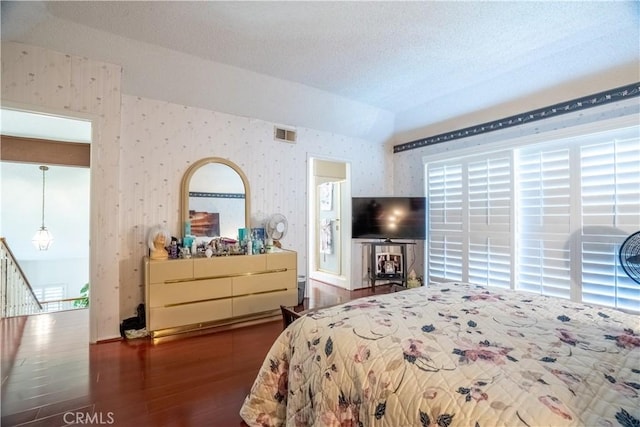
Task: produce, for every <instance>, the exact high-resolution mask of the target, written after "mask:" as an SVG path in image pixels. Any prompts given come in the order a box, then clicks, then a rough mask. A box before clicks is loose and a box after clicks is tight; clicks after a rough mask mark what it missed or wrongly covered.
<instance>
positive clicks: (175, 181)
mask: <svg viewBox="0 0 640 427" xmlns="http://www.w3.org/2000/svg"><path fill="white" fill-rule="evenodd" d="M121 72H122V70H121V68H120V67H118V66H115V65H110V64H104V63H101V62H97V61H93V60H91V59H88V58H79V57H74V56H70V55H65V54H63V53H58V52H52V51H49V50H46V49H42V48H39V47H34V46H28V45H24V44H17V43H3V44H2V100H3V104H4V105H5V106H12V107H16V108H22V109H26V110H32V111H38V112H48V113H54V114H58V115H66V116H70V117H82V118H91V119H93V123H94V126H95V129H94V143H93V146H92V170H91V180H92V183H91V191H92V201H91V212H92V213H91V215H92V216H91V241H92V242H94V244H93V245H92V254H91V259H90V263H91V292H92V308H91V339H92V340H93V341H99V340H104V339H110V338H113V337H117V336H118V335H119V323H120V321H121V320H122V319H124V318H127V317H130V316H132V315H134V314H135V307H136V306H137V304H139V303H140V302H142V301H143V274H142V269H141V266H142V257H143V256H144V255H145V254H146V253H147V250H146V247H145V244H144V241H145V240H146V232H147V230H148V229H149V227H151V226H153V225H155V224H165V225H166V226H167V227H168V229H169V230H170V231H171V233H172V234H175V235H178V233H179V226H178V222H179V205H180V198H179V197H180V196H179V191H180V182H181V179H182V175H183V174H184V172H185V171H186V169H187V168H188V167H189V165H190V164H191V163H192V162H194V161H196V160H198V159H201V158H203V157H211V156H214V157H223V158H227V159H229V160H231V161H233V162H234V163H236V164H238V165H239V166H240V167H241V168H242V169H243V171H244V172H245V174H246V175H247V177H248V179H249V184H250V186H251V212H252V218H253V221H254V223H256V224H259V223H261V222H262V221H263V220H264V219H265V218H266V217H267V216H268V215H270V214H273V213H276V212H280V213H283V214H284V215H286V216H287V218H288V220H289V232H288V234H287V236H286V237H285V239H284V240H283V246H284V247H286V248H289V249H293V250H295V251H297V252H298V269H299V271H300V274H306V273H307V272H306V265H307V260H306V246H307V241H306V235H307V231H306V230H307V224H306V217H307V208H306V203H307V201H306V193H307V158H308V157H309V156H315V157H322V158H328V159H335V160H340V161H345V162H349V163H350V164H351V176H352V183H353V185H352V192H353V194H354V195H363V194H383V193H390V192H391V191H392V181H390V180H389V177H390V176H391V171H390V169H389V167H390V166H391V164H392V161H391V151H390V150H389V149H388V147H383V146H380V145H372V143H371V142H370V141H365V140H361V139H356V138H352V137H346V136H342V135H337V134H333V133H328V132H322V131H317V130H313V129H306V128H297V129H296V130H297V132H298V138H297V143H296V144H289V143H284V142H278V141H274V139H273V127H274V125H275V123H270V122H265V121H262V120H258V119H253V118H247V117H239V116H234V115H229V114H224V113H220V112H215V111H209V110H204V109H199V108H194V107H190V106H185V105H176V104H171V103H167V102H164V101H158V100H152V99H144V98H139V97H135V96H130V95H122V94H121V90H120V83H121ZM289 125H291V124H289ZM352 247H353V248H354V249H353V250H355V251H357V250H359V245H358V247H356V246H355V245H352ZM354 259H356V260H357V259H359V257H358V256H357V255H354ZM352 270H353V269H352Z"/></svg>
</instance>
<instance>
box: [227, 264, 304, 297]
mask: <svg viewBox="0 0 640 427" xmlns="http://www.w3.org/2000/svg"><path fill="white" fill-rule="evenodd" d="M297 286H298V285H297V283H296V272H295V270H288V271H281V272H278V273H268V274H256V275H252V276H239V277H234V278H233V295H234V296H237V295H249V294H256V293H262V292H268V291H274V290H284V289H293V288H294V287H296V289H297Z"/></svg>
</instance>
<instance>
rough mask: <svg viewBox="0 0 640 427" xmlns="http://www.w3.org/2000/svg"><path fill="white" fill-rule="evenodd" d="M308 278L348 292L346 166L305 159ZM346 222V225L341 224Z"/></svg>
mask: <svg viewBox="0 0 640 427" xmlns="http://www.w3.org/2000/svg"><path fill="white" fill-rule="evenodd" d="M308 164H309V188H308V194H309V209H308V212H309V239H308V242H309V248H308V254H309V256H308V260H309V267H308V271H309V278H310V279H315V280H318V281H321V282H325V283H329V284H331V285H335V286H339V287H341V288H345V289H351V286H352V285H351V281H350V279H349V278H350V271H351V263H350V261H349V260H350V256H351V244H350V242H351V239H350V235H349V229H348V227H345V224H347V223H350V220H349V221H346V220H345V218H346V219H350V218H351V204H350V200H351V182H350V174H349V172H350V171H349V166H350V165H349V163H347V162H344V161H340V160H332V159H322V158H316V157H311V158H310V159H309V163H308ZM345 221H346V222H345Z"/></svg>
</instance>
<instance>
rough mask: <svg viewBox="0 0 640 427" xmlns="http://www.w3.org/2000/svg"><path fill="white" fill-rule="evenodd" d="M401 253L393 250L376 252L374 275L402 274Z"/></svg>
mask: <svg viewBox="0 0 640 427" xmlns="http://www.w3.org/2000/svg"><path fill="white" fill-rule="evenodd" d="M402 266H403V263H402V254H399V253H394V252H378V253H376V269H375V270H376V276H398V275H402V274H403V272H404V271H403V267H402Z"/></svg>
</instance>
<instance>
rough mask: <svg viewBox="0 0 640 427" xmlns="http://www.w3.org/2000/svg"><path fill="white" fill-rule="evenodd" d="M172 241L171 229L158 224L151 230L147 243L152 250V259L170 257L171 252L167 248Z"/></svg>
mask: <svg viewBox="0 0 640 427" xmlns="http://www.w3.org/2000/svg"><path fill="white" fill-rule="evenodd" d="M168 242H171V235H170V234H169V231H168V230H167V229H166V228H164V227H162V226H160V225H156V226H155V227H152V228H151V230H149V237H148V239H147V245H148V246H149V249H150V250H151V254H150V255H149V258H150V259H167V258H169V253H168V252H167V249H166V248H165V247H166V245H167V243H168Z"/></svg>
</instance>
